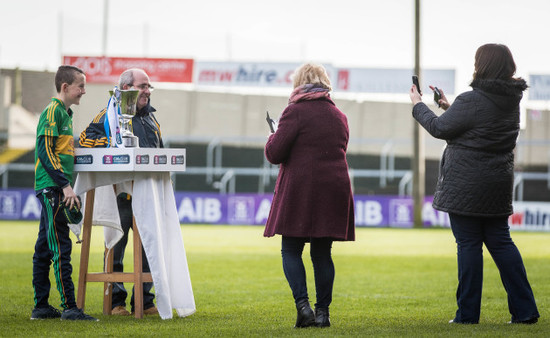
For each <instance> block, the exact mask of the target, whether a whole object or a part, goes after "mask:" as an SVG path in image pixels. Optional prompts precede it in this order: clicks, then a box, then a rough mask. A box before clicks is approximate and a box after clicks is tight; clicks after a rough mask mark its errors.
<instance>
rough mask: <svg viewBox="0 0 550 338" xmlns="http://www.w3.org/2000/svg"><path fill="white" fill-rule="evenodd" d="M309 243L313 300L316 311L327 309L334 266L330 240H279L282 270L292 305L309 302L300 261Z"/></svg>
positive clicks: (332, 282)
mask: <svg viewBox="0 0 550 338" xmlns="http://www.w3.org/2000/svg"><path fill="white" fill-rule="evenodd" d="M308 241H309V242H310V255H311V262H312V263H313V274H314V277H315V290H316V296H317V303H315V307H316V308H328V307H329V305H330V303H331V302H332V286H333V284H334V263H333V262H332V257H331V249H332V239H331V238H310V239H309V238H298V237H286V236H283V239H282V245H281V247H282V249H281V253H282V256H283V270H284V272H285V276H286V279H287V281H288V284H289V285H290V289H291V290H292V295H293V296H294V301H295V302H296V303H298V302H299V301H301V300H304V299H309V297H308V293H307V285H306V270H305V268H304V262H303V261H302V252H303V250H304V246H305V243H306V242H308Z"/></svg>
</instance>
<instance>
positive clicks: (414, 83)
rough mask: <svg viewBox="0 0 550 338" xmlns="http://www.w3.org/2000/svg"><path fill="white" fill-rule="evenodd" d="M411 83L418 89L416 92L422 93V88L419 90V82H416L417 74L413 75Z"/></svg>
mask: <svg viewBox="0 0 550 338" xmlns="http://www.w3.org/2000/svg"><path fill="white" fill-rule="evenodd" d="M412 79H413V85H415V86H416V90H418V94H420V95H422V90H420V84H419V83H418V75H413V76H412Z"/></svg>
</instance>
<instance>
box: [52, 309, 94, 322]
mask: <svg viewBox="0 0 550 338" xmlns="http://www.w3.org/2000/svg"><path fill="white" fill-rule="evenodd" d="M61 320H90V321H94V322H98V321H99V319H97V318H94V317H92V316H88V315H87V314H85V313H84V311H82V309H79V308H77V307H73V308H70V309H65V310H63V313H61Z"/></svg>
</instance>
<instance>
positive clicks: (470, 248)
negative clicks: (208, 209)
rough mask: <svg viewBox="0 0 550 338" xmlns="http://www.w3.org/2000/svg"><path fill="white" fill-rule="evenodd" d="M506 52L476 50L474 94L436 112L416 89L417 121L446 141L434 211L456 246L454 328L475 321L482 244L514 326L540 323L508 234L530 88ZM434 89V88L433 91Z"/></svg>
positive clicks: (500, 49)
mask: <svg viewBox="0 0 550 338" xmlns="http://www.w3.org/2000/svg"><path fill="white" fill-rule="evenodd" d="M515 72H516V65H515V63H514V59H513V57H512V53H511V52H510V50H509V49H508V47H506V46H504V45H499V44H486V45H483V46H481V47H479V49H478V50H477V52H476V56H475V72H474V78H473V81H472V83H471V86H472V88H473V90H472V91H469V92H466V93H463V94H461V95H459V96H458V97H457V98H456V100H455V102H454V103H453V104H452V105H450V104H449V102H448V101H447V98H446V97H445V95H444V94H443V95H442V98H441V100H439V104H440V106H441V107H442V108H443V109H444V110H445V113H443V114H442V115H441V116H437V115H435V114H434V113H433V112H432V111H431V110H430V109H429V108H428V106H426V105H425V104H424V103H422V98H421V96H420V94H419V93H418V90H417V88H416V87H415V86H414V85H413V86H412V88H411V90H410V97H411V101H412V102H413V104H414V108H413V112H412V113H413V117H414V118H415V119H416V120H417V121H418V122H419V123H420V124H421V125H422V127H424V128H425V129H426V130H427V131H428V132H429V133H430V134H431V135H432V136H434V137H436V138H439V139H444V140H446V141H447V147H446V149H445V151H444V153H443V158H442V160H441V167H440V173H439V179H438V182H437V187H436V191H435V196H434V202H433V206H434V208H435V209H437V210H441V211H445V212H447V213H449V217H450V220H451V229H452V231H453V234H454V236H455V239H456V243H457V255H458V282H459V283H458V289H457V293H456V297H457V304H458V310H457V312H456V316H455V318H454V319H453V320H451V323H478V322H479V316H480V307H481V289H482V283H483V251H482V246H483V243H485V246H486V247H487V249H488V250H489V252H490V253H491V256H492V257H493V260H494V261H495V263H496V265H497V267H498V269H499V272H500V276H501V279H502V283H503V284H504V288H505V289H506V292H507V293H508V307H509V310H510V313H511V315H512V320H511V322H512V323H526V324H532V323H536V322H537V320H538V317H539V313H538V310H537V306H536V304H535V299H534V296H533V292H532V290H531V286H530V285H529V281H528V280H527V274H526V272H525V267H524V265H523V260H522V258H521V255H520V253H519V251H518V249H517V247H516V245H515V244H514V242H513V241H512V238H511V237H510V228H509V226H508V217H509V216H510V215H511V214H512V190H513V182H514V153H513V151H514V148H515V146H516V140H517V137H518V133H519V102H520V101H521V98H522V96H523V91H524V90H525V89H527V84H526V83H525V81H524V80H523V79H521V78H514V77H513V76H514V74H515ZM432 89H433V88H432Z"/></svg>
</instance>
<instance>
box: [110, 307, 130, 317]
mask: <svg viewBox="0 0 550 338" xmlns="http://www.w3.org/2000/svg"><path fill="white" fill-rule="evenodd" d="M111 314H112V315H113V316H129V315H130V312H129V311H128V310H126V308H125V307H124V306H122V305H119V306H115V307H114V308H113V309H112V310H111Z"/></svg>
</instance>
